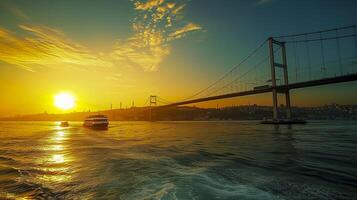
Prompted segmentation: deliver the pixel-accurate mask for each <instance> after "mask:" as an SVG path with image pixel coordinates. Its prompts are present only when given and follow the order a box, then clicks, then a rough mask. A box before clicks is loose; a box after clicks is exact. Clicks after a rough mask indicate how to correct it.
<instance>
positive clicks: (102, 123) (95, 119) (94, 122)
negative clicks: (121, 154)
mask: <svg viewBox="0 0 357 200" xmlns="http://www.w3.org/2000/svg"><path fill="white" fill-rule="evenodd" d="M108 125H109V122H108V117H107V116H105V115H91V116H89V117H87V118H86V119H85V120H84V123H83V126H84V127H87V128H94V129H107V128H108Z"/></svg>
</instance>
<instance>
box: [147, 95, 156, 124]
mask: <svg viewBox="0 0 357 200" xmlns="http://www.w3.org/2000/svg"><path fill="white" fill-rule="evenodd" d="M149 105H150V111H149V120H150V121H152V107H153V106H156V105H157V96H156V95H150V97H149Z"/></svg>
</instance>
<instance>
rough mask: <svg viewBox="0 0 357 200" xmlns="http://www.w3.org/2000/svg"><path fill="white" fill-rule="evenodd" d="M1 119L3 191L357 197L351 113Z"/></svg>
mask: <svg viewBox="0 0 357 200" xmlns="http://www.w3.org/2000/svg"><path fill="white" fill-rule="evenodd" d="M69 124H70V126H69V127H65V128H62V127H60V126H59V123H57V122H0V199H203V200H206V199H263V200H265V199H266V200H269V199H289V200H291V199H304V200H305V199H357V123H356V121H311V122H309V123H308V124H306V125H293V126H286V125H284V126H274V125H261V124H259V122H257V121H227V122H217V121H216V122H212V121H211V122H110V126H109V128H108V130H91V129H88V128H84V127H82V123H81V122H69Z"/></svg>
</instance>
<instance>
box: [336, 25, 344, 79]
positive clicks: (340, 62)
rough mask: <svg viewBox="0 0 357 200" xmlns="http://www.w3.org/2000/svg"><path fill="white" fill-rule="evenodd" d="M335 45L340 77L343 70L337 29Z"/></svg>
mask: <svg viewBox="0 0 357 200" xmlns="http://www.w3.org/2000/svg"><path fill="white" fill-rule="evenodd" d="M336 45H337V56H338V64H339V66H340V75H341V76H342V75H343V69H342V60H341V49H340V40H339V38H338V29H336Z"/></svg>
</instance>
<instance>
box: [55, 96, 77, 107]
mask: <svg viewBox="0 0 357 200" xmlns="http://www.w3.org/2000/svg"><path fill="white" fill-rule="evenodd" d="M54 104H55V106H56V107H57V108H60V109H62V110H69V109H71V108H74V106H75V97H74V96H73V95H71V94H69V93H59V94H57V95H56V96H55V97H54Z"/></svg>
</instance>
